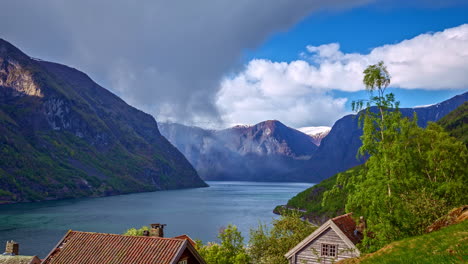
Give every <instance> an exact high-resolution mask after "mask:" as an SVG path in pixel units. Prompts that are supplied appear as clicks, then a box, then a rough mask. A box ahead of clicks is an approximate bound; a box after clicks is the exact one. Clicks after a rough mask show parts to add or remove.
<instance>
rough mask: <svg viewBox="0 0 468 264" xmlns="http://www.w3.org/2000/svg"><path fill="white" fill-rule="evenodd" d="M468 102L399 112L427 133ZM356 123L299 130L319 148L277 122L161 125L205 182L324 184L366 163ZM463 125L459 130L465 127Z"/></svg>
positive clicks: (349, 119)
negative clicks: (361, 155)
mask: <svg viewBox="0 0 468 264" xmlns="http://www.w3.org/2000/svg"><path fill="white" fill-rule="evenodd" d="M467 97H468V93H464V94H462V95H458V96H455V97H453V98H451V99H449V100H447V101H444V102H442V103H439V104H435V105H431V106H426V107H416V108H402V109H400V111H401V112H402V114H403V115H404V116H407V117H412V116H413V113H416V114H417V116H418V124H419V125H420V126H422V127H425V126H426V125H427V123H428V122H430V121H437V120H439V119H441V118H442V117H444V116H445V115H447V114H448V113H449V112H450V111H452V110H454V109H455V108H457V107H458V106H460V105H462V104H463V103H464V102H466V101H467ZM373 111H375V109H373ZM460 111H464V110H463V109H462V110H460ZM358 119H359V115H356V114H354V115H347V116H344V117H343V118H341V119H339V120H338V121H336V122H335V124H334V125H333V127H332V128H331V129H330V130H329V131H328V132H327V130H328V129H326V127H324V128H320V129H318V128H316V127H306V128H301V129H300V130H302V131H303V132H306V133H310V134H312V135H321V136H324V135H326V136H324V137H323V138H322V139H321V141H320V142H319V143H320V144H319V146H318V148H317V147H316V146H315V145H316V144H317V140H316V139H314V138H312V137H310V136H307V135H305V134H304V133H301V132H300V131H298V130H295V129H292V128H288V127H286V126H284V125H283V124H282V123H281V122H279V121H265V122H262V123H259V124H257V125H255V126H236V127H233V128H229V129H225V130H220V131H215V130H204V129H202V128H196V127H187V126H183V125H179V124H160V129H161V133H162V134H163V135H165V136H166V137H167V138H168V139H169V141H171V142H172V143H173V144H174V145H175V146H177V148H178V149H179V150H181V151H182V152H183V153H184V154H185V155H186V157H187V158H188V159H189V160H190V162H191V163H192V164H193V165H194V167H195V168H196V169H197V171H198V172H199V174H200V175H201V177H202V178H203V179H207V180H208V179H209V180H256V181H304V182H320V181H321V180H323V179H326V178H329V177H331V176H332V175H335V174H336V173H339V172H344V171H346V170H347V169H349V168H352V167H354V166H357V165H360V164H362V163H364V159H357V158H356V154H357V151H358V149H359V147H360V146H361V139H360V136H361V135H362V129H361V128H360V127H359V124H358ZM457 120H458V119H457ZM463 120H464V119H461V120H458V121H457V123H456V124H459V123H460V122H461V123H462V124H463V122H464V121H463ZM465 123H466V122H465ZM460 129H463V126H461V128H460ZM460 131H461V133H462V132H463V130H460ZM317 132H319V133H317ZM327 133H328V134H327ZM307 138H308V139H307ZM317 145H318V144H317Z"/></svg>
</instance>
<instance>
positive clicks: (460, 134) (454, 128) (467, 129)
mask: <svg viewBox="0 0 468 264" xmlns="http://www.w3.org/2000/svg"><path fill="white" fill-rule="evenodd" d="M437 123H438V124H439V125H441V126H442V127H443V128H444V129H445V130H446V131H447V132H449V134H450V136H452V137H454V138H456V139H458V140H460V141H462V142H463V143H465V145H466V146H468V102H464V103H463V104H462V105H460V106H459V107H457V109H455V110H453V111H452V112H450V113H449V114H448V115H446V116H444V117H442V118H441V119H440V120H439V121H437Z"/></svg>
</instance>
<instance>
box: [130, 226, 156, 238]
mask: <svg viewBox="0 0 468 264" xmlns="http://www.w3.org/2000/svg"><path fill="white" fill-rule="evenodd" d="M149 230H150V228H149V227H148V226H142V227H141V228H140V229H136V228H130V229H128V230H127V231H125V233H124V236H142V235H143V232H144V231H149Z"/></svg>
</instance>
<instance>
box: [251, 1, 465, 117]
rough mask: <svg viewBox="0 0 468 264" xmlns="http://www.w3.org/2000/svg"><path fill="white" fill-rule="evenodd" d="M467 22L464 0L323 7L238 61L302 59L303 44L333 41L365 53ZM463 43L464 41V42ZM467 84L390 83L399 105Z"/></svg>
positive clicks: (442, 96) (437, 98) (355, 95)
mask: <svg viewBox="0 0 468 264" xmlns="http://www.w3.org/2000/svg"><path fill="white" fill-rule="evenodd" d="M464 23H468V4H456V3H455V4H453V5H449V6H448V7H437V6H436V7H434V6H426V7H415V6H410V7H395V6H388V5H387V6H383V7H382V6H379V5H377V4H372V5H367V6H363V7H358V8H354V9H350V10H346V11H322V12H317V13H314V14H311V15H310V16H308V17H306V18H305V19H304V20H303V21H301V22H300V23H298V24H297V25H295V26H293V27H292V28H290V29H288V30H286V31H282V32H278V33H276V34H274V35H272V36H271V37H270V38H268V40H267V41H266V42H265V43H264V44H263V45H261V46H260V47H259V48H256V49H253V50H247V51H246V52H245V54H244V57H243V58H242V60H243V61H244V63H246V62H248V61H250V60H252V59H268V60H272V61H285V62H290V61H293V60H297V59H301V57H300V53H301V52H303V51H304V50H305V47H306V46H307V45H313V46H318V45H322V44H328V43H334V42H337V43H339V44H340V49H341V51H343V52H346V53H356V52H357V53H363V54H367V53H368V52H369V51H370V50H371V49H372V48H374V47H378V46H382V45H385V44H396V43H398V42H401V41H403V40H405V39H410V38H413V37H415V36H417V35H420V34H422V33H427V32H437V31H442V30H444V29H447V28H451V27H456V26H459V25H461V24H464ZM467 45H468V43H467ZM466 90H468V87H467V88H466V89H451V90H447V89H443V90H425V89H411V90H408V89H400V88H390V89H389V91H391V92H393V93H394V94H395V95H396V96H397V99H398V100H400V102H401V106H402V107H412V106H419V105H428V104H433V103H437V102H441V101H443V100H446V99H448V98H451V97H453V96H455V95H457V94H460V93H463V92H465V91H466ZM331 94H332V95H333V96H336V97H346V98H349V100H348V102H347V104H346V109H347V110H350V102H351V101H352V100H356V99H360V98H366V93H365V92H364V91H359V92H343V91H338V90H336V91H332V92H331Z"/></svg>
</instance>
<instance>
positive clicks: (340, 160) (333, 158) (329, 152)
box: [294, 92, 468, 182]
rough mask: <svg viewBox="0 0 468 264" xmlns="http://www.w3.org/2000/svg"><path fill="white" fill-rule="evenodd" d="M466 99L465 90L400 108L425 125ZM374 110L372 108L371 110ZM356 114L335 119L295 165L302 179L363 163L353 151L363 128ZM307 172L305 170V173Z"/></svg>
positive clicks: (319, 177)
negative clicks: (298, 165)
mask: <svg viewBox="0 0 468 264" xmlns="http://www.w3.org/2000/svg"><path fill="white" fill-rule="evenodd" d="M467 100H468V92H465V93H463V94H461V95H457V96H455V97H453V98H451V99H449V100H446V101H444V102H441V103H438V104H435V105H431V106H427V107H417V108H401V109H400V111H401V113H402V115H403V116H406V117H413V114H414V113H416V114H417V117H418V125H419V126H421V127H425V126H426V125H427V123H428V122H435V121H438V120H439V119H441V118H442V117H444V116H446V115H447V114H448V113H450V112H451V111H453V110H455V109H456V108H457V107H459V106H460V105H462V104H463V103H464V102H466V101H467ZM373 111H375V109H373ZM358 120H359V116H358V115H347V116H344V117H343V118H341V119H339V120H338V121H336V122H335V124H334V125H333V127H332V129H331V130H330V133H329V134H328V135H327V136H326V137H325V138H324V139H323V140H322V142H321V144H320V147H319V148H318V150H317V151H316V152H314V154H313V155H312V156H311V158H310V159H309V160H308V162H307V164H306V165H305V166H304V167H302V168H297V170H296V171H295V172H294V173H297V174H300V175H305V174H307V175H308V176H307V178H304V180H307V181H312V182H319V181H321V180H323V179H326V178H329V177H331V176H332V175H334V174H336V173H339V172H343V171H346V170H347V169H349V168H352V167H354V166H357V165H360V164H362V163H364V160H363V159H357V158H356V154H357V151H358V149H359V147H360V146H361V140H360V136H361V135H362V129H361V128H360V127H359V124H358ZM307 172H308V173H307Z"/></svg>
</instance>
